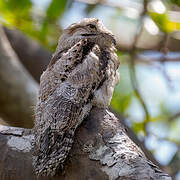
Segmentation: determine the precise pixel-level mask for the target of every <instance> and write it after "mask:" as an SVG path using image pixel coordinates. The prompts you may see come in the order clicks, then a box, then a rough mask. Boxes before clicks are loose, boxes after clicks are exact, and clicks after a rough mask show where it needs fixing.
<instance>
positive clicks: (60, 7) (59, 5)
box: [46, 0, 66, 21]
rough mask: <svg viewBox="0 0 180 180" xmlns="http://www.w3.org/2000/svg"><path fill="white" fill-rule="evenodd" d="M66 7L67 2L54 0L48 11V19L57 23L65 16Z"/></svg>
mask: <svg viewBox="0 0 180 180" xmlns="http://www.w3.org/2000/svg"><path fill="white" fill-rule="evenodd" d="M65 6H66V0H52V2H51V4H50V5H49V7H48V8H47V11H46V18H47V19H48V20H53V21H56V20H57V19H58V18H59V17H60V16H61V15H62V14H63V12H64V10H65Z"/></svg>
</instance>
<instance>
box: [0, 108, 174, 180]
mask: <svg viewBox="0 0 180 180" xmlns="http://www.w3.org/2000/svg"><path fill="white" fill-rule="evenodd" d="M0 129H1V130H0V153H1V156H2V157H3V158H1V159H0V179H1V180H9V179H11V180H15V179H18V180H21V179H23V180H24V179H26V180H30V179H31V180H32V179H35V177H34V175H33V173H32V171H33V170H32V166H31V157H32V155H31V153H32V148H33V144H32V140H33V134H32V132H31V131H30V130H26V129H20V128H11V127H5V126H0ZM39 179H54V180H61V179H63V180H79V179H82V180H88V179H89V180H90V179H93V180H101V179H102V180H106V179H110V180H116V179H118V180H121V179H123V180H125V179H128V180H130V179H138V180H139V179H141V180H145V179H156V180H160V179H162V180H170V179H171V178H170V177H169V176H168V175H167V174H165V173H164V172H162V171H161V170H160V169H159V168H158V167H156V166H155V165H153V164H152V163H151V162H150V161H149V160H147V159H146V157H145V155H144V154H143V152H142V151H141V150H140V148H138V147H137V146H136V145H135V144H134V143H133V142H132V140H131V139H130V138H129V137H128V136H127V134H126V130H125V128H124V126H123V125H122V124H121V122H120V120H118V119H117V118H116V117H115V116H114V115H113V114H112V113H111V112H109V111H108V110H106V109H98V108H94V109H92V111H91V113H90V115H89V116H88V117H87V118H86V119H85V120H84V122H83V123H82V125H81V126H80V127H79V128H78V129H77V132H76V136H75V141H74V145H73V148H72V150H71V153H70V155H69V157H68V159H67V161H66V164H65V168H64V171H63V172H60V175H58V176H57V177H55V178H39Z"/></svg>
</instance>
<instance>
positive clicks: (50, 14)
mask: <svg viewBox="0 0 180 180" xmlns="http://www.w3.org/2000/svg"><path fill="white" fill-rule="evenodd" d="M124 1H125V0H124ZM69 2H70V1H66V0H49V3H48V4H47V7H45V8H44V9H38V8H36V6H35V4H34V3H33V2H32V1H30V0H0V22H1V23H2V24H4V25H6V26H9V27H12V28H17V29H19V30H21V31H23V32H24V33H25V34H27V35H28V36H30V37H31V38H34V39H36V40H37V41H39V42H40V43H41V44H43V45H44V46H45V47H47V48H48V49H49V50H54V49H55V47H56V43H57V39H58V37H59V35H60V33H61V23H60V20H61V19H62V17H63V15H64V13H65V12H67V11H68V9H67V8H66V6H67V4H66V3H69ZM149 2H150V1H149ZM162 2H164V5H165V6H166V10H165V11H164V12H163V13H161V14H160V13H158V12H155V11H152V10H148V12H147V14H146V15H148V16H149V17H151V18H152V20H153V21H154V22H155V24H156V25H157V26H158V27H159V29H160V31H161V32H163V33H170V32H173V31H177V30H180V22H177V21H173V20H172V19H171V18H170V16H169V13H168V8H170V7H171V6H180V0H166V1H162ZM71 3H72V1H71ZM100 7H101V6H100V5H93V4H90V5H86V6H85V8H84V14H86V15H87V16H88V15H89V16H90V15H91V14H92V13H93V12H94V11H95V10H97V9H98V8H100ZM178 8H179V7H178ZM111 9H112V8H111ZM77 11H78V9H77ZM124 12H125V11H123V8H120V7H118V8H114V14H113V15H112V16H111V17H110V18H111V23H112V26H115V25H116V22H117V21H118V20H123V19H125V20H124V21H126V22H128V21H127V20H129V22H133V23H134V22H135V21H137V18H134V19H133V18H129V17H128V16H127V14H123V13H124ZM77 13H78V12H77ZM105 14H106V12H105ZM101 16H103V15H102V14H101ZM113 17H115V18H116V19H115V18H114V19H113ZM118 31H119V30H118ZM118 56H119V59H120V61H121V66H120V69H119V70H120V74H121V80H120V83H119V84H118V86H117V87H116V88H115V92H114V95H113V99H112V101H111V106H112V107H113V108H114V109H115V110H116V111H117V112H119V113H121V114H122V115H124V116H125V117H126V118H127V121H128V120H129V121H130V122H131V123H130V126H131V127H132V129H133V130H134V131H135V132H136V133H137V134H139V133H141V132H143V134H144V135H145V132H144V131H145V130H147V129H145V128H144V125H147V126H148V125H149V124H151V123H157V122H160V123H161V122H163V123H166V125H167V126H168V127H169V129H168V132H167V137H166V138H169V140H170V141H172V142H174V143H176V144H177V145H179V144H180V138H179V136H177V134H178V127H179V126H180V125H179V124H180V123H179V121H178V120H173V121H172V122H169V117H170V116H171V115H172V112H171V111H170V110H169V109H168V107H166V105H165V103H164V102H162V103H159V106H158V112H159V113H157V114H156V115H152V114H150V118H149V120H148V123H149V124H145V122H146V120H145V117H144V116H142V117H141V118H140V117H139V116H137V117H136V114H138V113H137V112H136V110H134V111H133V113H130V112H131V111H132V109H133V108H134V107H135V108H137V109H138V111H139V112H140V113H141V114H143V107H142V106H141V104H140V103H139V99H138V98H137V97H136V95H135V91H134V89H133V87H132V84H131V79H130V73H129V71H131V69H130V68H129V66H128V62H129V61H130V56H129V53H127V52H123V51H122V52H120V51H118ZM142 69H143V68H142ZM142 76H143V75H142ZM141 83H142V82H141ZM152 99H153V98H152ZM146 103H147V102H146ZM134 104H135V105H134ZM147 104H148V103H147ZM146 123H147V122H146ZM161 131H162V129H161ZM148 133H149V132H148ZM157 139H158V138H157ZM151 150H152V152H155V149H153V148H152V149H151Z"/></svg>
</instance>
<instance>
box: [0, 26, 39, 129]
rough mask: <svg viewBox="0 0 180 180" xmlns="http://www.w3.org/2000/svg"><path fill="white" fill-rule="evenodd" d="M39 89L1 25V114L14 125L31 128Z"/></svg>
mask: <svg viewBox="0 0 180 180" xmlns="http://www.w3.org/2000/svg"><path fill="white" fill-rule="evenodd" d="M22 51H23V50H22ZM38 89H39V87H38V84H37V83H36V82H35V81H34V80H33V79H32V77H31V75H30V74H29V73H28V72H27V71H26V69H25V68H24V67H23V66H22V64H21V63H20V62H19V60H18V58H17V56H16V54H15V53H14V51H13V49H12V48H11V46H10V44H9V41H8V40H7V38H6V35H5V34H4V32H3V29H2V27H1V26H0V116H1V117H2V118H3V119H4V120H5V121H6V122H7V123H9V124H10V125H12V126H21V127H29V128H31V127H32V126H33V120H32V114H33V105H35V104H36V98H37V93H38ZM12 120H13V121H12Z"/></svg>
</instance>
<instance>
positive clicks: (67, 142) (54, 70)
mask: <svg viewBox="0 0 180 180" xmlns="http://www.w3.org/2000/svg"><path fill="white" fill-rule="evenodd" d="M115 44H116V41H115V38H114V36H113V35H112V33H111V32H110V31H109V30H108V29H107V28H105V26H104V25H103V24H102V22H101V21H99V20H98V19H95V18H86V19H83V20H82V21H80V22H78V23H75V24H72V25H70V26H69V27H68V28H67V29H65V30H64V32H63V34H62V35H61V37H60V39H59V42H58V46H57V48H56V52H55V53H54V55H53V56H52V59H51V61H50V64H49V65H48V67H47V69H46V71H45V72H43V74H42V75H41V79H40V91H39V99H38V103H37V106H36V110H35V127H34V131H35V153H34V158H33V165H34V168H35V172H36V174H37V175H40V176H53V175H55V174H56V173H57V171H58V170H59V168H60V167H61V168H62V167H63V163H64V161H65V160H66V157H67V155H68V153H69V151H70V149H71V147H72V143H73V138H74V133H75V130H76V128H77V127H78V126H79V125H80V123H81V122H82V121H83V119H84V117H85V116H87V115H88V113H89V112H90V110H91V108H92V106H97V107H107V106H109V104H110V101H111V98H112V94H113V90H114V86H115V84H116V83H117V82H118V80H119V73H118V71H117V70H118V67H119V61H118V57H117V55H116V53H115V50H116V49H115Z"/></svg>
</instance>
